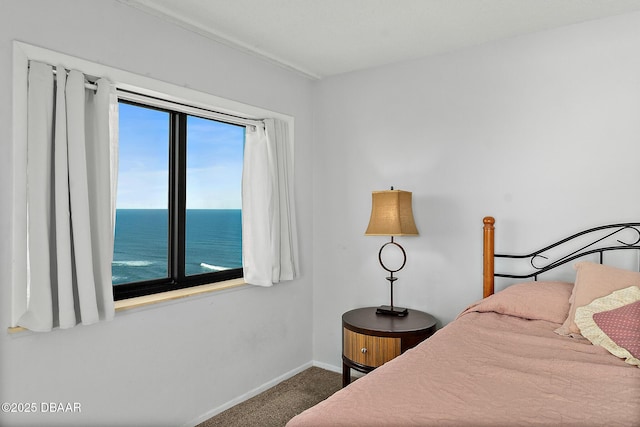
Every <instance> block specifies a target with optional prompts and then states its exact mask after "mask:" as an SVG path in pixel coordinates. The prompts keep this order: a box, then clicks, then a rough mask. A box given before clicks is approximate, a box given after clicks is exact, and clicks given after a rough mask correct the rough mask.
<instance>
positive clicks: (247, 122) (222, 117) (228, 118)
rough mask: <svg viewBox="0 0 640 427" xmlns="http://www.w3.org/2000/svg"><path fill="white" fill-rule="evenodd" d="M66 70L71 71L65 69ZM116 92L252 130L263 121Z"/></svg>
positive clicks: (89, 84)
mask: <svg viewBox="0 0 640 427" xmlns="http://www.w3.org/2000/svg"><path fill="white" fill-rule="evenodd" d="M51 71H52V72H53V75H54V77H55V78H57V76H58V70H57V68H55V67H53V66H52V67H51ZM65 72H66V73H68V72H69V71H68V70H66V69H65ZM84 87H85V88H86V89H90V90H96V89H98V86H97V85H96V84H95V83H92V82H90V81H88V82H85V84H84ZM116 93H117V94H118V99H120V98H122V99H125V100H127V101H133V102H138V103H141V104H150V105H153V106H155V107H160V108H166V109H170V110H178V111H181V112H184V113H187V114H192V115H196V116H201V117H206V118H209V119H213V120H217V121H222V122H225V123H230V124H234V125H239V126H245V127H249V128H251V130H255V129H256V126H258V125H259V124H261V123H262V120H261V119H246V118H244V117H239V116H234V115H232V114H226V113H220V112H218V111H213V110H209V109H207V108H202V107H194V106H192V105H187V104H182V103H179V102H176V101H167V100H165V99H162V98H156V97H154V96H150V95H143V94H140V93H137V92H133V91H129V90H125V89H120V88H118V87H117V86H116Z"/></svg>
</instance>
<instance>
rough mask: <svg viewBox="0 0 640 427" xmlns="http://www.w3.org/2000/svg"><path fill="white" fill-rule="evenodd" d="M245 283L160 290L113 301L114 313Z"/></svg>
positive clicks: (236, 281) (16, 328)
mask: <svg viewBox="0 0 640 427" xmlns="http://www.w3.org/2000/svg"><path fill="white" fill-rule="evenodd" d="M244 285H246V283H245V281H244V279H243V278H239V279H232V280H225V281H224V282H217V283H211V284H208V285H200V286H193V287H190V288H184V289H176V290H175V291H168V292H162V293H159V294H152V295H145V296H141V297H135V298H128V299H123V300H120V301H116V302H115V309H116V313H117V312H119V311H124V310H130V309H132V308H138V307H144V306H147V305H151V304H158V303H161V302H166V301H171V300H175V299H179V298H186V297H190V296H193V295H201V294H206V293H210V292H216V291H222V290H226V289H232V288H237V287H239V286H244ZM26 330H27V329H25V328H23V327H21V326H14V327H9V328H7V332H8V333H10V334H14V333H17V332H23V331H26Z"/></svg>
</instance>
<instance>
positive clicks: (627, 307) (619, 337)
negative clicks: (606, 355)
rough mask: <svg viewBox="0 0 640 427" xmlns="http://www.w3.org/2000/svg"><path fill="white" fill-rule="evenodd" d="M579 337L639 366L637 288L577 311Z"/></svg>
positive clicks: (639, 302) (639, 305) (639, 301)
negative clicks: (580, 335)
mask: <svg viewBox="0 0 640 427" xmlns="http://www.w3.org/2000/svg"><path fill="white" fill-rule="evenodd" d="M575 320H576V324H577V325H578V327H579V328H580V331H581V332H582V336H584V337H585V338H587V339H588V340H589V341H591V342H592V343H593V344H595V345H600V346H602V347H604V348H606V349H607V350H608V351H609V352H610V353H611V354H614V355H616V356H618V357H620V358H623V359H626V362H627V363H630V364H632V365H638V366H640V360H639V359H640V288H639V287H637V286H630V287H628V288H625V289H621V290H618V291H615V292H612V293H611V294H610V295H607V296H605V297H602V298H598V299H596V300H594V301H593V302H592V303H591V304H588V305H586V306H584V307H578V309H577V310H576V319H575Z"/></svg>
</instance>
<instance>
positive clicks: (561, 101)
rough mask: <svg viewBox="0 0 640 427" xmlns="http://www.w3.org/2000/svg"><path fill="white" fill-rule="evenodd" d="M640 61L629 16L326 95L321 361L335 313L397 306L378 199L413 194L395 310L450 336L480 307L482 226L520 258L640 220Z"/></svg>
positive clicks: (319, 173)
mask: <svg viewBox="0 0 640 427" xmlns="http://www.w3.org/2000/svg"><path fill="white" fill-rule="evenodd" d="M638 52H640V14H638V13H635V14H630V15H627V16H621V17H614V18H610V19H606V20H601V21H593V22H589V23H583V24H580V25H574V26H570V27H565V28H561V29H557V30H554V31H546V32H542V33H538V34H533V35H528V36H524V37H518V38H514V39H509V40H506V41H500V42H496V43H491V44H486V45H483V46H479V47H475V48H471V49H467V50H462V51H458V52H454V53H450V54H445V55H440V56H436V57H431V58H426V59H423V60H418V61H413V62H407V63H402V64H397V65H393V66H387V67H382V68H378V69H372V70H367V71H362V72H355V73H351V74H347V75H342V76H338V77H334V78H330V79H326V80H323V81H321V82H320V83H319V84H318V85H317V88H316V90H317V91H316V105H315V115H316V122H315V125H314V129H315V134H316V138H317V141H316V143H315V144H314V147H315V149H314V162H315V166H316V168H315V174H314V178H315V179H314V187H313V188H314V201H315V205H316V210H317V212H318V213H317V214H316V216H315V219H314V245H315V246H314V258H313V259H314V264H315V266H316V268H315V269H314V297H313V300H314V331H315V338H314V358H315V359H316V360H318V361H322V362H324V363H327V364H330V365H334V366H339V365H340V363H341V362H340V351H341V350H340V345H341V338H340V333H341V324H340V316H341V314H342V313H343V312H345V311H347V310H349V309H352V308H356V307H362V306H376V305H380V304H387V303H388V298H389V297H388V284H387V282H386V280H385V279H384V277H385V276H386V272H385V271H383V270H382V268H381V267H380V265H379V264H378V260H377V251H378V249H379V248H380V246H381V245H382V244H383V243H384V242H385V241H386V240H388V239H385V238H382V237H365V236H364V235H363V234H364V230H365V229H366V226H367V223H368V220H369V212H370V206H371V195H370V194H371V191H372V190H383V189H387V188H389V186H391V185H393V186H395V188H396V189H404V190H408V191H412V192H413V198H414V215H415V218H416V223H417V226H418V229H419V231H420V236H419V237H405V238H398V239H397V240H396V241H397V242H399V243H400V244H402V245H403V246H404V247H405V249H406V251H407V256H408V260H407V265H406V267H405V268H404V270H402V271H401V272H399V273H398V274H397V276H398V277H399V280H398V281H397V282H396V285H395V288H396V293H395V297H396V299H395V302H396V304H397V305H404V306H409V307H412V308H416V309H421V310H425V311H428V312H430V313H432V314H434V315H435V316H436V317H438V318H439V319H440V321H441V322H442V323H447V322H449V321H451V320H452V319H453V318H454V317H455V316H456V315H457V314H458V313H459V312H460V311H461V310H462V309H463V308H464V307H465V306H466V305H468V304H470V303H471V302H473V301H474V300H476V299H479V298H480V297H481V295H482V276H481V275H482V266H481V259H482V258H481V257H482V246H481V239H482V218H483V216H485V215H494V216H495V217H496V221H497V222H496V233H497V234H496V239H497V240H496V250H498V251H512V252H526V251H528V250H533V249H536V248H537V247H541V245H543V244H547V243H551V242H552V241H553V240H554V239H556V238H558V237H564V236H565V235H566V234H568V233H569V232H573V231H578V230H581V229H583V228H585V227H589V226H595V225H600V224H602V223H607V222H614V221H625V220H636V221H637V220H640V199H639V198H638V183H639V182H640V168H639V167H638V159H639V158H640V55H639V54H638ZM328 171H330V173H327V172H328Z"/></svg>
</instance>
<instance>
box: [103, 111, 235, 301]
mask: <svg viewBox="0 0 640 427" xmlns="http://www.w3.org/2000/svg"><path fill="white" fill-rule="evenodd" d="M167 104H168V103H166V102H163V103H162V104H161V105H162V107H158V105H157V103H153V102H152V103H151V104H145V103H140V102H138V101H136V102H133V101H130V100H127V99H121V100H120V105H119V107H120V111H119V120H120V123H119V166H118V168H119V176H118V193H117V202H116V226H115V243H114V254H113V264H112V280H113V290H114V298H115V299H116V300H119V299H125V298H131V297H134V296H140V295H146V294H151V293H157V292H163V291H167V290H173V289H178V288H185V287H189V286H195V285H199V284H204V283H212V282H218V281H222V280H228V279H233V278H239V277H242V225H241V224H242V222H241V181H242V164H243V152H244V135H245V128H244V126H240V125H237V124H231V123H226V122H222V121H218V120H213V119H211V118H207V117H206V115H204V116H198V115H195V114H189V113H186V112H184V111H181V108H179V107H180V105H178V104H176V107H177V108H176V109H175V110H174V109H171V108H167ZM169 107H170V105H169ZM182 110H183V109H182Z"/></svg>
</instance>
